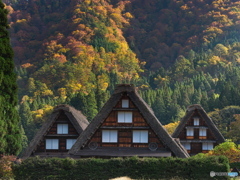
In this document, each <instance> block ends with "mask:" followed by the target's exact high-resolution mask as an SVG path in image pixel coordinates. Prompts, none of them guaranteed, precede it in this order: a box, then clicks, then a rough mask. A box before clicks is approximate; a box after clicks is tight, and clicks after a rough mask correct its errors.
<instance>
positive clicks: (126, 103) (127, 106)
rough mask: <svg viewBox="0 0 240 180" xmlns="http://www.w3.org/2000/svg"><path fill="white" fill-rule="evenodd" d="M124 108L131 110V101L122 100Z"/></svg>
mask: <svg viewBox="0 0 240 180" xmlns="http://www.w3.org/2000/svg"><path fill="white" fill-rule="evenodd" d="M122 108H129V100H128V99H123V100H122Z"/></svg>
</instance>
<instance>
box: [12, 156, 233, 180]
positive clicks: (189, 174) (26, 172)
mask: <svg viewBox="0 0 240 180" xmlns="http://www.w3.org/2000/svg"><path fill="white" fill-rule="evenodd" d="M12 168H13V173H14V175H15V179H17V180H23V179H24V180H32V179H41V180H42V179H44V180H48V179H49V180H50V179H51V180H54V179H74V180H75V179H76V180H81V179H82V180H92V179H111V178H116V177H121V176H128V177H130V178H133V179H171V178H173V177H178V178H182V179H210V172H211V171H215V172H229V169H230V168H229V162H228V159H227V158H226V157H224V156H211V157H201V158H196V157H191V158H187V159H181V158H175V157H168V158H138V157H131V158H113V159H99V158H89V159H77V160H75V159H71V158H65V159H61V158H45V159H44V158H39V157H34V158H28V159H26V160H24V161H23V162H22V163H21V164H14V165H13V167H12ZM215 178H218V179H219V178H220V179H227V177H223V176H222V177H215ZM211 179H214V178H211Z"/></svg>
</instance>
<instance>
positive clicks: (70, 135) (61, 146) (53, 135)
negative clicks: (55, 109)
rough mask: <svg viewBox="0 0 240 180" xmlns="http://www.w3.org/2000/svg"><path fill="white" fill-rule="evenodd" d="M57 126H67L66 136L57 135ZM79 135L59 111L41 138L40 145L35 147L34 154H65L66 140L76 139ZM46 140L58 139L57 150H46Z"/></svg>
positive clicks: (62, 112)
mask: <svg viewBox="0 0 240 180" xmlns="http://www.w3.org/2000/svg"><path fill="white" fill-rule="evenodd" d="M58 124H63V125H67V127H68V132H67V133H66V134H58V133H57V126H58ZM78 136H79V133H78V132H77V130H76V128H75V127H74V126H73V124H72V123H71V121H70V120H69V118H68V117H67V116H66V114H65V113H64V111H62V110H61V111H60V112H59V115H58V116H57V117H56V119H55V121H53V124H52V125H51V127H49V130H47V131H46V134H45V135H44V136H43V138H42V140H41V142H40V144H39V145H38V146H37V149H36V151H35V153H38V152H67V151H68V150H69V149H67V140H68V139H75V140H76V139H77V138H78ZM47 139H58V148H57V149H47V148H46V140H47Z"/></svg>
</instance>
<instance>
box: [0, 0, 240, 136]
mask: <svg viewBox="0 0 240 180" xmlns="http://www.w3.org/2000/svg"><path fill="white" fill-rule="evenodd" d="M4 2H5V3H6V8H7V9H8V10H9V16H8V19H9V23H10V26H11V40H12V46H13V49H14V53H15V65H16V72H17V74H18V86H19V112H20V116H21V122H22V125H23V127H24V129H28V131H25V133H26V135H27V138H28V139H29V140H30V139H31V138H32V136H33V134H34V132H35V131H36V129H38V128H39V126H40V125H41V123H42V121H43V120H45V117H46V116H47V114H48V113H49V112H51V109H52V107H53V106H55V105H57V104H60V103H67V104H70V105H72V106H74V107H76V108H77V109H80V110H82V112H83V113H84V114H85V115H86V116H87V117H88V119H89V120H91V119H92V118H93V117H94V115H95V114H96V113H97V112H98V110H99V109H100V108H101V107H102V105H103V103H104V102H105V101H106V100H107V99H108V97H109V96H110V94H111V92H112V90H113V88H114V86H115V84H118V83H133V84H135V85H136V86H137V87H138V89H139V92H140V94H141V95H142V97H143V98H144V99H145V100H146V102H147V103H148V104H149V105H151V107H152V108H153V110H154V112H155V114H156V116H157V117H158V118H159V120H160V121H161V122H162V123H163V124H168V123H170V122H174V121H177V120H179V119H180V118H181V117H183V115H184V113H185V109H186V107H187V106H188V105H190V104H193V103H199V104H201V105H202V106H203V107H204V108H205V110H206V111H207V112H210V111H214V112H212V113H211V114H212V115H213V116H212V117H213V119H214V120H215V121H216V122H217V125H218V126H219V127H220V129H221V130H222V131H223V132H224V134H226V135H227V134H229V133H227V132H228V131H229V130H230V122H232V121H235V118H234V117H235V116H233V114H238V113H239V107H238V106H240V90H239V89H240V67H239V63H240V2H239V1H237V0H232V1H229V0H215V1H214V0H205V1H203V0H195V1H189V0H179V1H177V0H131V1H127V0H125V1H124V0H122V1H120V0H81V1H76V0H71V1H69V0H58V1H57V0H5V1H4ZM232 105H235V106H234V111H233V110H232V108H233V106H232ZM222 109H223V110H222ZM219 112H224V113H227V114H228V113H229V112H231V118H228V121H227V120H226V121H224V123H223V124H224V125H223V124H222V123H221V122H222V119H223V117H224V115H222V114H221V113H220V114H221V115H216V114H218V113H219ZM225 127H228V128H227V129H226V128H225Z"/></svg>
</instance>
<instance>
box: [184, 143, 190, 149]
mask: <svg viewBox="0 0 240 180" xmlns="http://www.w3.org/2000/svg"><path fill="white" fill-rule="evenodd" d="M182 145H183V147H184V148H185V149H186V150H191V145H190V143H182Z"/></svg>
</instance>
